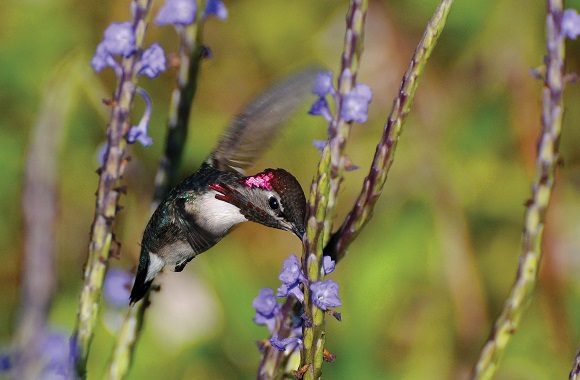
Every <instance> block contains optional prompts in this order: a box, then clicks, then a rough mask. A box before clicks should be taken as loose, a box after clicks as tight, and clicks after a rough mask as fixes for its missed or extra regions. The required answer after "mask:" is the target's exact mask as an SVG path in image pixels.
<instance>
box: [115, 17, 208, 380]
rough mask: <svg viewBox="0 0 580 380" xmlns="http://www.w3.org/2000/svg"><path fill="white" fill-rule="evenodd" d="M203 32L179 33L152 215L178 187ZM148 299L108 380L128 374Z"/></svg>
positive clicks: (120, 342)
mask: <svg viewBox="0 0 580 380" xmlns="http://www.w3.org/2000/svg"><path fill="white" fill-rule="evenodd" d="M199 13H201V12H198V14H199ZM198 17H199V15H198ZM202 31H203V23H201V21H200V20H199V19H198V22H196V23H194V24H193V25H189V26H187V27H185V28H180V29H179V30H178V32H179V35H180V48H179V64H180V66H179V71H178V74H177V83H176V87H175V89H174V90H173V93H172V95H171V103H170V108H169V120H168V122H167V134H166V138H165V149H164V155H163V157H162V158H161V160H160V163H159V168H158V169H157V174H156V176H155V193H154V196H153V200H152V202H151V211H152V212H153V211H154V210H155V208H156V207H157V206H158V205H159V203H160V202H161V201H162V200H163V198H165V196H166V195H167V193H168V192H169V189H170V187H171V186H172V185H174V184H175V182H176V177H177V173H178V171H179V166H180V164H181V157H182V154H183V150H184V147H185V142H186V139H187V127H188V124H189V117H190V114H191V106H192V103H193V98H194V96H195V92H196V89H197V76H198V74H199V67H200V61H201V59H202V58H203V54H204V51H203V49H204V47H203V44H202ZM149 299H150V292H147V294H146V295H145V297H144V299H143V300H142V301H141V302H138V303H137V304H136V305H134V306H133V307H130V308H129V309H128V311H127V314H126V315H125V319H124V320H123V324H122V325H121V328H120V330H119V334H118V336H117V341H116V342H115V347H114V349H113V355H112V357H111V360H110V362H109V368H108V370H107V372H108V373H107V376H108V379H123V378H125V377H126V376H127V374H128V373H129V369H130V368H131V364H132V362H133V357H134V355H135V348H136V345H137V342H138V340H139V336H140V332H141V328H142V326H143V321H144V317H145V311H146V309H147V307H148V306H149V303H150V301H149Z"/></svg>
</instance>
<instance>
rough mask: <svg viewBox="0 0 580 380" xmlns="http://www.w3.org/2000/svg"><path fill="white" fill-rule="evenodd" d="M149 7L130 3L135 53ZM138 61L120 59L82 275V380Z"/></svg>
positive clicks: (76, 341) (141, 1)
mask: <svg viewBox="0 0 580 380" xmlns="http://www.w3.org/2000/svg"><path fill="white" fill-rule="evenodd" d="M150 6H151V0H134V1H133V3H132V7H133V9H134V12H133V27H134V30H135V45H136V48H137V49H141V46H142V43H143V37H144V35H145V29H146V26H147V22H146V18H147V14H148V13H149V8H150ZM137 60H138V55H136V54H133V55H131V57H129V58H124V59H123V62H122V66H123V75H122V76H121V78H120V80H119V84H118V86H117V91H116V92H115V97H114V99H113V105H112V109H111V116H110V123H109V127H108V128H107V150H106V152H105V157H104V165H103V167H102V168H101V169H100V176H99V185H98V189H97V200H96V205H95V216H94V219H93V223H92V228H91V234H90V239H91V241H90V243H89V255H88V259H87V263H86V265H85V271H84V286H83V288H82V291H81V296H80V301H79V310H78V315H77V325H76V329H75V332H74V334H73V336H72V338H71V353H72V355H73V360H74V362H75V368H76V371H77V374H78V375H79V376H80V377H83V378H84V377H85V376H86V364H87V359H88V355H89V349H90V345H91V341H92V338H93V334H94V328H95V325H96V321H97V315H98V311H99V306H100V301H101V291H102V287H103V281H104V278H105V273H106V271H107V267H108V261H109V255H110V252H111V246H112V245H113V244H114V243H115V238H114V235H113V224H114V222H115V217H116V215H117V212H118V201H119V198H120V196H121V194H122V192H123V191H124V190H123V186H122V185H121V178H122V176H123V173H124V171H125V166H126V163H127V157H126V146H127V142H126V141H125V138H124V137H125V135H126V133H127V131H128V130H129V127H130V120H129V114H130V111H131V106H132V104H133V98H134V96H135V89H136V87H137V86H136V83H137V73H136V70H135V65H136V62H137Z"/></svg>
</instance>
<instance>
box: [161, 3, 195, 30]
mask: <svg viewBox="0 0 580 380" xmlns="http://www.w3.org/2000/svg"><path fill="white" fill-rule="evenodd" d="M196 12H197V3H196V0H167V1H166V2H165V4H163V6H162V7H161V9H160V10H159V13H158V14H157V17H156V18H155V23H156V24H157V25H175V26H184V25H190V24H193V23H194V22H195V14H196Z"/></svg>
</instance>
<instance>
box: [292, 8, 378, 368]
mask: <svg viewBox="0 0 580 380" xmlns="http://www.w3.org/2000/svg"><path fill="white" fill-rule="evenodd" d="M367 8H368V1H366V0H352V1H351V2H350V8H349V11H348V13H347V16H346V33H345V38H344V47H343V53H342V57H341V70H340V75H339V78H338V86H337V102H336V103H337V110H336V116H335V118H333V119H332V121H331V123H330V126H329V135H330V138H329V143H328V144H327V146H326V147H325V149H324V150H323V152H322V158H321V160H320V164H319V166H318V174H317V176H316V179H315V180H314V181H313V183H312V186H311V188H310V199H309V201H308V207H309V209H308V215H307V219H306V220H307V227H306V237H305V239H304V253H303V256H302V266H303V268H304V272H305V273H306V276H307V277H308V281H309V282H310V283H312V284H314V283H316V282H318V281H320V280H321V279H322V277H323V275H324V273H323V272H322V268H321V267H322V248H323V247H324V245H323V244H324V242H326V241H327V240H328V237H329V236H330V231H331V228H332V217H333V212H334V209H335V206H336V200H337V195H338V190H339V187H340V183H341V182H342V176H343V171H344V166H345V158H344V149H345V147H346V142H347V140H348V137H349V135H350V130H351V127H352V119H351V121H347V120H346V118H345V117H344V116H345V115H343V112H342V111H343V109H344V107H345V97H346V96H347V94H348V93H349V92H351V91H352V90H354V89H355V83H356V75H357V71H358V67H359V62H360V57H361V54H362V50H363V40H364V26H365V20H366V11H367ZM304 311H305V314H306V318H307V319H308V320H309V321H310V323H307V324H305V325H304V328H303V342H304V343H303V344H304V346H303V349H302V352H301V355H302V356H301V363H300V367H301V368H306V370H305V373H304V378H305V379H318V378H319V377H320V376H321V374H322V363H323V356H324V355H323V354H324V340H325V333H324V319H325V318H324V317H325V313H324V311H323V310H322V309H321V308H320V307H318V306H317V305H315V304H314V302H312V299H311V290H310V288H309V287H308V286H305V287H304Z"/></svg>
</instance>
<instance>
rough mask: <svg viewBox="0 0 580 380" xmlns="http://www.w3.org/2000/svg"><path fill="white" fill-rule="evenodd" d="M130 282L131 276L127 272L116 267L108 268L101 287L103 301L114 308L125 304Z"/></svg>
mask: <svg viewBox="0 0 580 380" xmlns="http://www.w3.org/2000/svg"><path fill="white" fill-rule="evenodd" d="M132 282H133V276H132V275H131V274H130V273H129V272H127V271H124V270H121V269H117V268H111V269H109V270H108V271H107V275H106V277H105V284H104V287H103V297H104V298H105V301H107V303H108V304H109V305H111V306H113V307H115V308H121V307H125V306H127V304H128V302H127V300H128V299H129V289H130V287H131V283H132Z"/></svg>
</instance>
